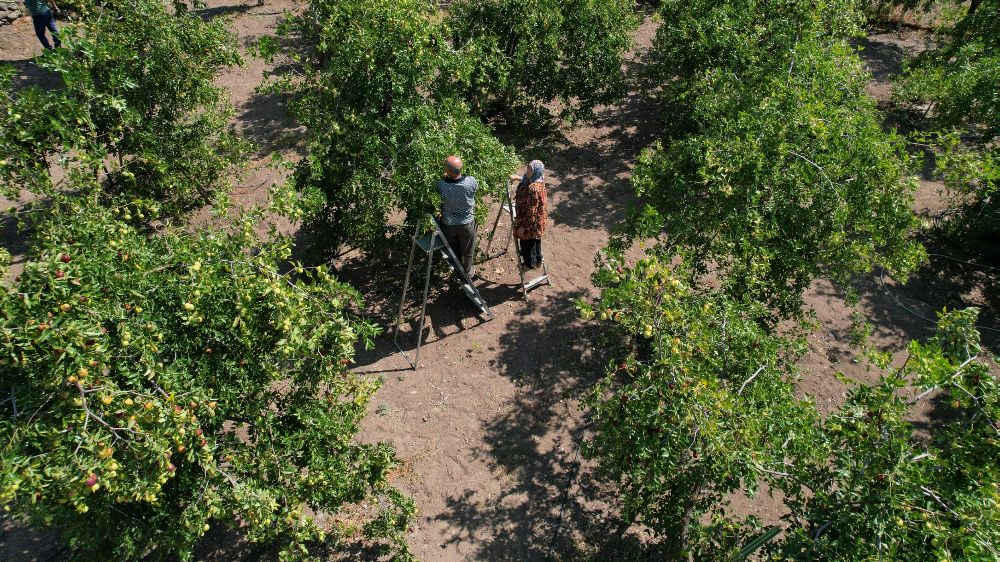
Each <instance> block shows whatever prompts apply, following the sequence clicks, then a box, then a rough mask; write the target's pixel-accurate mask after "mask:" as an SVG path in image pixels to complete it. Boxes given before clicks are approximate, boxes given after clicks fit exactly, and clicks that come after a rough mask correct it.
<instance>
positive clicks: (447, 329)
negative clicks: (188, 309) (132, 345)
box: [0, 0, 998, 561]
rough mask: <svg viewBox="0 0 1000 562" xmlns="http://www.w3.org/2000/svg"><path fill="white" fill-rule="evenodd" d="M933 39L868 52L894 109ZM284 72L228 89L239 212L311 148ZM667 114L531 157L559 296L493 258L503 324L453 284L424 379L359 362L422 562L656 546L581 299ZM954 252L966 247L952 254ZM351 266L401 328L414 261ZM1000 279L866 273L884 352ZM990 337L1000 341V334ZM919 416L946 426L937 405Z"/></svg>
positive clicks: (835, 304) (645, 109)
mask: <svg viewBox="0 0 1000 562" xmlns="http://www.w3.org/2000/svg"><path fill="white" fill-rule="evenodd" d="M298 5H299V4H298V3H296V2H292V1H291V0H275V1H271V0H268V1H267V2H266V4H265V5H263V6H256V5H252V4H238V3H232V0H210V1H209V2H208V7H207V9H205V10H203V11H202V13H203V14H204V15H205V16H206V17H216V16H220V15H225V16H228V17H231V18H232V21H233V29H234V30H235V31H236V32H237V33H238V35H239V36H240V39H241V41H242V42H243V44H244V45H248V44H249V43H250V42H251V41H253V40H254V39H256V38H258V37H260V36H261V35H263V34H267V33H271V32H273V30H274V27H275V24H276V22H277V21H278V18H279V17H280V14H281V12H282V11H283V10H294V9H296V7H297V6H298ZM654 32H655V24H654V23H652V22H651V21H647V22H646V23H645V24H643V26H642V27H641V28H640V30H639V31H638V34H637V37H636V43H637V45H638V49H637V53H636V55H635V56H634V57H632V59H633V60H632V62H631V63H630V67H629V70H630V72H631V73H633V74H634V73H635V72H637V71H638V70H639V65H640V63H639V61H640V59H641V54H642V52H643V51H644V49H646V48H648V46H649V44H650V41H651V39H652V36H653V34H654ZM912 33H914V34H917V33H919V32H912ZM925 39H926V34H924V35H922V36H918V35H913V36H909V35H905V34H901V35H900V34H891V33H886V34H873V35H872V36H870V37H869V38H868V39H867V41H866V42H865V44H864V46H865V47H866V49H865V51H864V53H863V56H864V57H865V60H866V63H867V64H868V65H869V67H870V69H871V70H872V71H873V73H874V78H875V80H874V82H873V85H872V89H871V93H872V95H873V96H876V97H877V98H879V99H883V100H884V99H887V97H886V96H887V95H888V91H889V90H888V79H889V77H891V75H892V74H894V73H896V72H898V69H899V65H900V61H901V60H902V58H903V56H904V54H905V53H907V52H912V51H913V50H915V49H918V48H920V45H922V44H923V42H924V41H925ZM39 51H40V47H39V46H38V45H37V41H36V40H35V38H34V36H33V34H32V31H31V25H30V20H27V19H22V20H19V21H18V22H17V23H15V24H14V25H13V26H11V27H6V28H4V29H3V31H2V33H0V63H12V64H14V65H15V67H16V68H17V70H18V80H19V82H20V83H25V84H27V83H37V84H42V85H48V86H52V85H54V84H55V82H53V81H52V77H49V76H46V75H45V74H44V73H41V72H40V71H39V70H38V69H37V66H35V65H34V63H33V62H32V57H34V56H35V55H36V54H37V53H38V52H39ZM268 71H269V69H268V68H267V66H266V65H265V64H264V63H263V62H261V61H258V60H254V59H248V64H247V65H246V66H244V67H241V68H236V69H232V70H230V71H227V72H226V73H224V75H223V76H221V77H220V80H219V83H220V85H222V86H224V87H226V88H227V89H228V90H229V91H230V92H231V99H232V102H233V105H234V107H235V108H236V118H235V125H236V126H237V127H238V128H239V129H240V130H242V131H243V132H244V133H245V134H247V135H248V136H250V137H251V138H252V139H253V140H254V141H255V142H257V143H258V145H259V146H260V150H259V153H258V158H259V160H258V162H257V164H258V165H257V166H255V167H254V169H253V170H252V171H251V173H250V174H249V175H248V177H247V178H245V179H244V180H243V182H242V183H241V187H240V188H239V189H237V190H236V192H235V193H234V198H235V199H236V200H237V202H242V203H253V202H260V201H263V200H264V198H266V195H267V186H269V185H270V184H271V182H272V181H280V179H281V177H280V176H279V174H278V173H277V172H275V171H274V170H271V169H268V168H266V167H264V166H262V165H260V164H262V163H263V162H265V161H266V160H267V159H268V158H269V156H270V154H271V153H272V152H275V151H278V152H282V153H284V154H286V155H289V156H294V155H295V153H296V152H295V151H296V148H297V146H298V141H299V139H300V133H301V131H300V130H299V129H298V128H297V127H296V126H295V124H294V122H293V121H291V120H290V119H289V118H288V116H287V114H286V113H285V111H284V109H283V107H282V104H281V100H280V99H277V98H276V97H274V96H267V95H261V94H257V93H256V92H255V88H256V87H257V86H258V85H259V84H260V82H261V80H262V78H263V76H264V74H265V73H266V72H268ZM657 116H658V114H657V111H656V105H655V103H653V101H651V99H650V97H649V96H648V95H647V94H644V93H640V92H635V91H633V92H631V93H630V94H629V95H628V97H627V98H626V99H625V100H623V101H622V102H621V103H620V104H619V105H616V106H613V107H607V108H602V109H600V110H599V111H598V113H597V116H596V118H595V119H594V120H593V121H592V122H589V123H586V124H583V125H580V126H577V127H575V128H568V127H567V128H565V129H564V130H563V131H561V133H562V135H561V138H559V137H560V136H559V135H557V138H556V139H555V140H551V139H546V140H540V141H539V142H534V143H531V145H529V146H522V147H518V148H519V149H520V150H521V153H522V155H523V156H525V157H526V158H527V159H531V158H540V159H542V160H544V161H545V162H546V165H547V168H548V170H549V194H550V209H551V211H550V213H551V220H552V223H553V224H552V228H551V230H550V232H549V233H548V234H547V237H546V239H545V240H544V248H543V250H544V253H545V257H546V261H547V263H548V265H549V268H550V273H551V274H552V278H553V285H552V286H550V287H542V288H540V289H538V290H536V291H535V292H533V293H531V296H530V297H529V298H528V299H527V301H525V300H524V299H523V298H522V297H521V296H520V294H519V288H518V287H517V285H516V284H515V281H516V270H515V269H514V262H513V261H512V260H511V259H510V258H509V257H508V258H499V259H496V260H493V261H491V262H488V263H486V264H484V265H482V266H481V267H480V272H481V274H482V275H483V276H484V277H485V278H486V282H484V284H483V290H482V292H483V295H484V296H485V298H486V299H487V300H488V301H489V302H490V303H491V304H492V305H493V306H494V311H495V312H496V313H497V318H496V319H495V320H493V321H492V322H483V321H482V320H481V319H480V318H479V317H478V316H477V315H476V313H475V310H474V309H473V308H472V307H471V306H470V305H469V304H468V302H467V301H466V300H465V298H464V297H463V296H462V295H461V293H460V292H459V291H457V290H455V289H454V287H452V288H450V289H449V288H448V287H447V286H446V283H443V282H442V283H441V284H440V286H438V289H439V290H437V291H435V293H434V295H433V299H432V302H431V303H430V305H429V308H428V317H429V322H430V328H429V330H428V332H429V335H428V341H427V343H426V345H425V346H424V348H423V351H422V361H421V368H420V370H418V371H416V372H413V371H411V370H410V369H409V365H408V363H407V362H406V361H405V360H404V359H403V358H402V357H401V356H399V354H398V353H396V352H395V349H394V347H393V345H392V343H391V341H390V338H389V337H387V336H383V337H380V338H379V340H378V342H377V346H376V348H375V349H374V350H372V351H368V352H363V353H361V354H360V355H359V357H358V366H357V369H358V370H359V371H360V372H363V373H367V374H370V375H371V376H376V377H382V378H383V379H384V381H385V383H384V385H383V387H382V389H381V390H380V391H379V392H378V393H377V394H376V396H375V398H374V400H373V402H372V404H371V407H370V416H369V418H368V419H367V420H366V422H365V427H364V431H363V434H362V439H365V440H370V441H376V440H385V441H389V442H391V443H393V444H394V445H395V447H396V450H397V452H398V455H399V457H400V459H402V466H401V467H400V469H399V470H397V471H396V473H395V474H394V481H395V483H396V484H397V485H398V486H399V487H400V488H401V489H403V490H404V491H405V492H406V493H408V494H410V495H411V496H412V497H413V499H414V500H415V501H416V503H417V506H418V509H419V516H418V519H417V521H416V523H415V524H414V526H413V528H412V530H411V532H410V534H409V541H410V544H411V546H412V548H413V550H414V552H415V554H416V555H417V556H418V557H419V558H421V559H423V560H518V561H521V560H540V559H561V560H575V559H580V558H584V557H594V558H597V559H620V558H622V557H625V556H626V554H627V553H628V552H630V551H635V552H637V551H638V549H637V548H636V545H637V543H638V542H639V541H640V540H641V537H640V533H639V532H638V531H637V530H635V529H633V530H632V531H631V532H630V534H627V535H626V536H625V537H623V538H620V539H618V538H614V539H612V536H613V535H614V534H615V533H614V531H615V530H616V528H617V525H618V522H617V519H616V517H615V513H616V509H615V505H614V500H613V497H611V496H610V495H609V494H608V491H607V490H605V489H603V488H601V487H600V486H597V485H595V483H594V482H595V480H594V478H593V474H592V470H593V466H592V464H590V463H588V462H586V461H584V460H582V459H581V457H580V444H581V442H582V440H583V438H584V436H585V434H586V432H587V420H586V416H585V415H584V413H583V412H582V411H581V409H580V408H579V399H580V398H581V397H582V396H584V395H586V393H587V392H588V391H589V389H590V388H591V387H592V385H593V383H594V381H596V380H597V378H599V377H600V376H601V375H602V373H603V365H604V364H606V362H607V360H608V357H607V356H606V352H605V351H604V346H603V345H602V344H601V334H600V333H599V331H598V330H597V329H596V327H595V326H594V325H592V324H585V323H583V322H582V321H580V320H579V318H578V315H577V313H576V309H575V306H574V301H575V300H576V299H578V298H592V297H595V296H596V291H595V290H594V288H593V287H592V285H591V282H590V275H591V273H592V272H593V268H594V264H593V258H594V255H595V253H596V252H597V251H598V250H599V249H600V248H601V247H602V246H603V245H604V244H605V243H606V241H607V238H608V233H609V231H610V230H611V229H612V228H614V227H615V226H616V225H617V224H619V223H620V222H621V220H622V219H623V218H624V216H625V212H626V209H627V208H628V206H629V205H631V204H634V203H635V201H634V197H633V195H632V192H631V189H630V186H629V176H630V171H631V168H632V165H633V162H634V160H635V158H636V156H637V155H638V154H639V151H640V150H641V149H642V148H643V147H644V146H646V145H647V144H648V143H649V142H651V141H652V140H653V139H654V138H655V137H656V136H657V133H658V125H657V123H658V118H657ZM925 180H927V181H924V182H922V187H921V191H920V193H919V194H918V201H917V207H918V209H920V210H922V211H933V210H936V209H939V208H940V207H941V198H940V196H939V195H938V194H937V190H938V189H939V187H940V186H939V185H938V184H935V183H934V182H931V181H929V179H928V178H925ZM288 228H289V229H290V230H291V229H293V227H292V225H288ZM8 230H9V228H8ZM8 234H10V233H8ZM16 238H17V237H16V236H15V235H9V236H7V237H5V239H6V240H16ZM935 248H937V246H935ZM17 250H18V248H12V253H16V252H17ZM20 251H21V252H22V253H23V249H21V250H20ZM940 252H941V253H942V254H943V255H944V254H947V255H949V256H951V255H955V254H954V252H953V250H951V249H948V248H941V249H940ZM341 265H342V266H343V267H342V273H343V275H344V276H345V278H346V279H347V280H348V281H350V282H352V283H355V284H357V285H358V286H359V287H360V288H361V289H362V290H363V291H365V292H366V294H369V295H370V298H369V301H370V308H371V312H372V314H373V315H374V316H376V317H379V318H383V319H386V318H390V317H391V316H392V314H394V307H395V306H397V301H396V300H395V299H397V298H398V292H396V291H398V289H397V287H398V286H399V284H401V281H402V276H403V273H404V271H403V270H402V268H400V269H399V270H395V269H386V270H373V268H372V266H370V265H368V264H365V263H359V262H354V261H349V262H347V263H344V264H341ZM984 271H987V273H984ZM383 280H384V281H385V282H386V283H387V284H386V285H381V283H382V281H383ZM995 280H996V276H995V275H993V274H990V273H988V270H983V269H982V268H980V267H978V266H970V265H968V264H963V263H960V262H955V261H953V260H952V259H950V258H948V259H946V258H940V257H938V258H935V259H933V260H932V261H931V263H930V264H929V265H928V267H926V268H925V269H924V270H923V271H921V272H920V273H919V274H918V275H917V276H915V278H914V279H913V280H912V281H911V282H910V284H909V285H908V286H907V287H901V286H899V284H898V283H896V282H895V281H893V280H892V279H888V278H883V277H882V276H880V275H879V272H876V273H875V274H873V275H867V276H862V277H860V278H858V279H857V280H856V285H857V286H858V288H859V290H860V291H861V294H862V309H863V310H864V311H865V312H866V313H867V314H869V316H870V317H871V320H872V322H873V323H875V324H876V326H877V332H876V334H875V341H874V343H875V344H876V345H878V346H880V347H882V348H885V349H890V350H893V351H896V352H899V351H900V350H902V349H903V348H904V346H905V345H906V343H907V342H908V340H909V339H911V338H915V337H922V336H924V335H926V334H927V332H928V329H929V327H930V324H929V323H928V322H926V321H925V320H922V319H921V318H919V317H918V316H917V315H920V316H925V317H927V318H933V311H934V310H936V309H939V308H941V307H942V306H945V305H947V306H949V307H950V308H954V307H955V306H962V305H969V304H976V305H979V306H984V307H985V308H987V310H985V311H984V315H983V318H982V322H981V323H982V324H986V325H990V326H994V327H996V326H997V324H998V323H997V316H996V311H997V309H998V307H997V302H996V299H997V295H996V294H995V292H994V291H992V288H991V286H992V284H994V282H995ZM386 287H388V289H387V288H386ZM843 296H844V295H843V292H842V291H840V290H839V289H836V288H834V287H833V286H832V285H831V284H830V283H828V282H826V281H818V282H817V283H815V284H814V286H813V287H812V288H811V289H810V291H809V294H808V298H807V300H808V303H809V304H810V305H811V306H812V307H813V308H814V309H815V310H816V313H817V315H818V319H819V321H820V326H821V327H820V330H819V331H818V332H817V333H816V334H814V335H813V336H812V337H811V339H810V350H809V353H808V354H807V356H806V357H805V358H803V361H802V368H803V372H804V376H803V380H802V382H801V385H800V390H801V393H802V394H804V395H810V396H812V397H814V399H815V400H816V402H817V403H818V404H819V406H820V408H821V409H823V410H824V411H830V410H832V409H833V408H835V407H836V405H837V404H839V403H840V402H841V401H842V400H843V396H844V393H845V391H846V390H847V387H846V386H845V385H844V384H843V383H842V382H840V381H839V380H838V379H837V378H836V377H835V376H834V372H835V371H837V370H840V371H843V372H845V373H846V374H848V375H850V376H853V377H855V378H858V379H861V380H873V379H874V378H876V377H877V375H876V374H875V373H874V372H868V371H867V370H866V369H865V368H864V366H863V365H860V364H858V363H855V362H854V361H853V358H854V354H855V352H854V351H853V350H851V348H850V346H849V345H848V343H847V341H848V338H847V333H848V329H849V327H850V310H849V309H848V308H847V307H845V306H844V304H843ZM904 306H905V307H906V308H907V309H909V310H910V311H909V312H908V311H906V310H904V309H903V308H902V307H904ZM386 324H388V322H386ZM388 327H389V326H387V328H388ZM984 336H986V338H987V340H988V341H993V342H994V343H995V341H996V340H995V338H994V339H992V340H990V338H991V337H992V336H991V334H989V333H987V334H984ZM930 407H932V406H929V407H928V408H930ZM918 416H920V417H921V418H928V419H929V417H932V416H933V412H932V411H929V410H928V411H922V412H919V413H918ZM779 507H780V505H779V504H778V503H777V502H776V501H774V500H773V499H771V498H768V497H767V496H765V495H761V496H758V498H756V499H754V500H750V501H742V500H741V501H738V502H736V503H735V504H734V506H733V509H734V510H735V511H737V512H742V513H756V514H757V515H759V516H761V517H762V518H764V519H765V520H766V521H776V519H777V517H778V516H779V515H780V510H779ZM11 529H12V528H11V527H10V526H9V525H5V527H4V532H3V533H2V534H0V560H7V559H10V560H29V559H42V560H44V559H48V558H51V557H52V556H55V557H56V558H58V551H56V550H53V548H52V547H51V546H49V545H47V544H45V543H44V541H42V540H39V539H38V537H35V536H27V537H24V536H23V535H24V533H23V530H21V531H20V533H21V534H20V535H18V536H17V537H15V536H14V535H15V531H13V530H11ZM19 537H20V538H19ZM213 558H214V556H213ZM224 558H225V556H224V555H221V557H220V559H224Z"/></svg>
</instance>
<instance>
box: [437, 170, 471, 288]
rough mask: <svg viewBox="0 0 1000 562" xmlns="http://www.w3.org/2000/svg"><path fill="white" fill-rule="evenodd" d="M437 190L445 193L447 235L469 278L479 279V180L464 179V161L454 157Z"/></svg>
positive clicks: (443, 211) (443, 222)
mask: <svg viewBox="0 0 1000 562" xmlns="http://www.w3.org/2000/svg"><path fill="white" fill-rule="evenodd" d="M437 189H438V192H439V193H440V194H441V228H443V229H444V236H445V238H446V239H447V240H448V245H449V246H451V249H452V250H454V251H455V253H456V254H457V255H458V259H459V261H460V262H462V267H463V268H464V269H465V272H466V273H468V274H469V278H470V279H472V278H475V274H474V273H473V269H472V268H473V263H472V259H473V255H474V254H475V251H476V221H475V216H474V215H473V209H474V208H475V205H476V190H478V189H479V181H477V180H476V178H474V177H472V176H463V175H462V159H461V158H459V157H458V156H454V155H452V156H449V157H448V158H446V159H445V161H444V178H442V179H440V180H438V182H437Z"/></svg>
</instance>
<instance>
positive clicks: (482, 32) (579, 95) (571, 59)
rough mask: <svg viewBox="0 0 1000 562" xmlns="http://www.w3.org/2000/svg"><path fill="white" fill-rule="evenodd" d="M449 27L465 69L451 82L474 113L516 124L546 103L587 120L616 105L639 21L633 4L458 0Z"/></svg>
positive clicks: (624, 0)
mask: <svg viewBox="0 0 1000 562" xmlns="http://www.w3.org/2000/svg"><path fill="white" fill-rule="evenodd" d="M448 24H449V26H450V31H451V40H452V42H453V44H454V46H455V48H456V49H458V50H460V51H462V53H463V54H464V55H465V56H466V57H467V59H468V61H469V63H468V64H467V68H466V70H465V71H463V72H461V73H458V74H456V75H454V76H453V77H454V78H455V80H456V82H458V83H459V84H460V85H461V89H462V90H463V93H464V95H465V98H466V99H467V100H469V103H470V105H471V106H472V108H473V110H474V111H475V113H476V114H478V115H483V116H487V117H491V116H494V115H497V114H500V113H503V114H504V115H505V116H506V117H507V118H508V119H510V118H514V119H517V117H516V116H515V113H516V112H521V111H529V112H534V111H537V110H538V108H539V107H540V106H542V105H543V104H546V103H549V102H551V101H559V102H561V104H562V106H563V108H564V114H565V115H586V114H587V113H588V112H590V111H591V110H592V109H593V108H594V106H596V105H599V104H606V103H610V102H613V101H615V100H616V99H618V98H619V97H621V96H622V95H623V94H624V93H625V79H624V78H625V76H624V73H623V71H622V65H623V62H624V55H625V53H626V52H627V51H628V49H629V48H630V47H631V46H632V35H633V32H634V31H635V29H636V28H637V27H638V24H639V18H638V17H637V16H636V13H635V2H634V1H633V0H603V1H598V2H595V1H593V0H570V1H565V0H459V1H457V2H455V3H454V4H452V5H451V6H450V7H449V9H448Z"/></svg>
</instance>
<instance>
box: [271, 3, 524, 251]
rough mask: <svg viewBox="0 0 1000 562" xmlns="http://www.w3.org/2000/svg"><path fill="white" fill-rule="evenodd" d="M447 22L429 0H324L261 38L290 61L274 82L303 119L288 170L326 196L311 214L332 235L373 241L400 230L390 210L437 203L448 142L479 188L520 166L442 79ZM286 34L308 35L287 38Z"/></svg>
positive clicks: (316, 197)
mask: <svg viewBox="0 0 1000 562" xmlns="http://www.w3.org/2000/svg"><path fill="white" fill-rule="evenodd" d="M444 30H445V28H444V26H443V24H442V23H441V22H440V21H439V19H438V18H437V17H436V15H435V12H434V10H433V8H432V6H431V5H430V4H429V3H427V2H422V1H418V0H402V1H396V0H346V1H343V0H337V1H334V0H317V1H315V2H313V3H312V4H311V5H310V9H309V10H308V11H306V12H305V13H303V14H302V15H300V16H294V17H290V18H289V19H288V20H287V21H285V22H284V23H283V24H282V26H281V27H280V29H279V31H278V37H279V38H281V39H282V40H283V42H282V43H281V44H279V43H278V42H277V41H275V40H274V39H273V38H269V39H266V40H265V41H263V42H262V43H261V51H262V52H263V53H264V54H265V55H266V56H267V57H269V58H274V57H278V56H279V55H280V56H283V57H285V59H286V60H288V61H289V62H290V63H291V65H292V66H291V67H290V68H291V70H289V71H288V72H285V73H283V74H281V75H280V76H278V77H277V78H276V79H275V80H274V81H273V82H271V83H270V84H269V86H268V88H269V89H270V90H272V91H279V92H283V93H286V94H288V95H289V96H290V107H291V110H292V113H293V114H294V115H295V117H296V118H297V119H298V120H299V122H301V123H302V124H303V125H305V126H306V128H307V130H308V140H307V142H308V156H307V158H305V159H304V160H303V161H302V163H301V164H300V165H299V167H298V168H297V170H296V172H295V175H294V178H293V182H294V185H295V187H296V188H297V190H298V191H299V192H301V193H303V194H304V195H305V196H306V198H307V199H308V200H311V201H314V202H315V201H318V202H319V204H320V206H321V207H322V210H321V211H320V212H319V214H318V215H317V216H316V217H315V218H316V219H317V220H319V221H320V222H321V223H325V225H326V226H327V227H328V230H327V231H326V236H327V242H328V244H329V245H330V247H333V248H337V247H338V246H340V245H341V244H351V245H355V246H360V247H362V248H365V249H374V248H378V247H379V246H380V245H384V244H385V242H386V238H387V233H388V234H391V233H392V232H393V231H392V229H391V228H389V227H387V224H390V220H389V218H390V215H392V214H393V213H395V212H398V211H402V212H403V213H405V215H406V216H405V218H406V220H407V221H408V222H409V223H410V224H413V223H414V222H415V221H418V220H421V219H422V218H423V214H424V213H426V212H429V211H432V210H434V207H435V201H436V197H437V194H436V192H435V190H434V186H433V184H434V182H435V181H436V180H437V179H439V178H440V177H441V175H442V172H443V169H442V162H443V160H444V158H445V156H447V155H449V154H458V155H460V156H462V158H463V159H464V160H465V163H466V169H465V172H466V173H467V174H469V175H473V176H476V177H477V178H478V179H479V180H480V184H481V186H482V187H483V190H482V193H480V194H479V195H480V197H481V196H482V195H488V194H491V193H492V194H494V195H496V194H498V193H499V191H498V190H499V189H500V188H501V187H502V186H503V185H504V183H505V182H506V181H507V177H508V175H509V174H510V173H511V172H512V171H513V170H514V168H515V167H516V166H517V158H516V156H515V154H514V152H513V150H511V149H510V148H508V147H506V146H504V145H503V144H501V143H500V142H499V141H498V140H496V139H495V138H494V137H493V136H492V134H491V133H490V132H489V130H488V129H487V128H486V127H485V126H484V125H483V124H482V123H481V122H479V120H478V119H476V118H475V117H472V116H471V115H470V114H469V112H468V110H467V108H466V106H465V105H464V104H463V103H462V102H461V101H460V100H459V99H458V98H457V97H456V96H455V95H454V88H451V87H450V86H448V81H447V80H443V78H444V77H446V76H453V75H455V74H456V73H458V72H459V71H460V68H461V65H462V62H461V60H460V57H459V55H458V54H457V53H456V52H455V51H454V50H452V49H451V48H450V47H449V46H448V44H447V41H446V39H445V32H444ZM291 37H300V38H302V39H303V40H304V43H305V45H306V46H305V47H304V48H303V49H302V50H297V49H294V48H292V47H291V46H289V45H290V43H289V42H287V41H284V39H288V38H291ZM479 207H480V213H481V214H482V213H484V210H483V208H482V206H481V205H480V206H479Z"/></svg>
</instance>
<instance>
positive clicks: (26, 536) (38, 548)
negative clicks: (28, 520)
mask: <svg viewBox="0 0 1000 562" xmlns="http://www.w3.org/2000/svg"><path fill="white" fill-rule="evenodd" d="M68 552H69V551H68V549H67V547H66V546H65V545H64V544H63V543H62V541H60V540H59V536H58V534H57V533H56V532H55V531H49V530H44V529H41V530H39V529H33V528H30V527H28V526H27V525H25V524H23V523H20V522H17V521H12V520H10V519H7V518H3V519H2V520H0V560H11V561H14V560H20V561H25V562H27V561H29V560H30V561H39V562H49V561H53V562H54V561H56V560H64V559H66V558H67V555H68Z"/></svg>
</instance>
